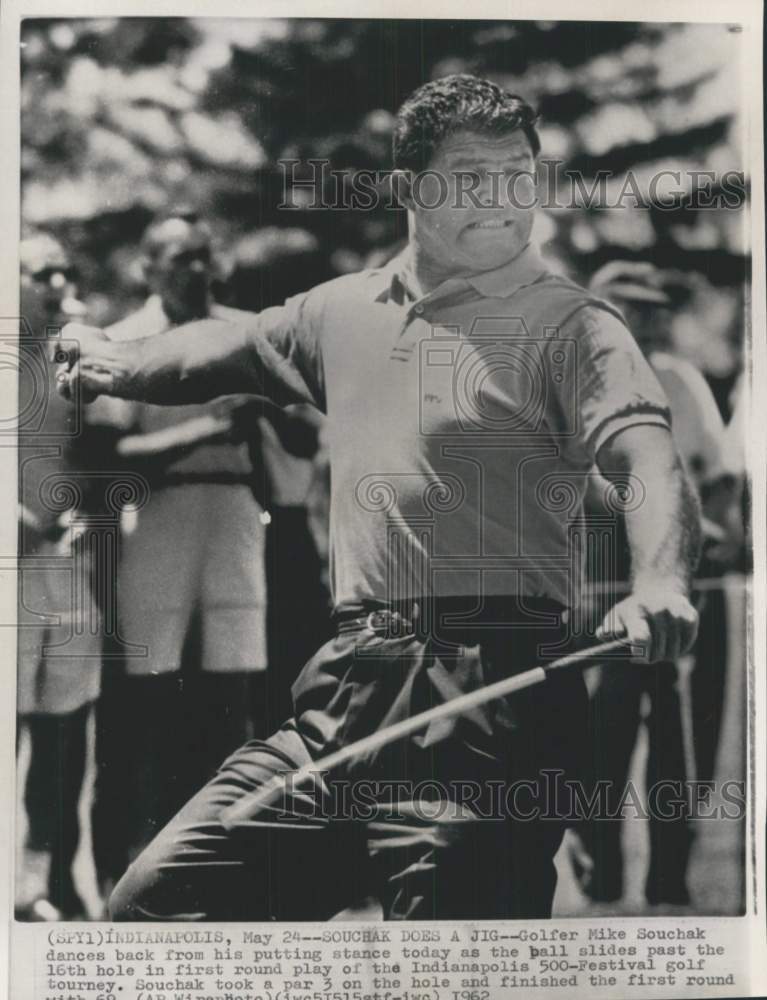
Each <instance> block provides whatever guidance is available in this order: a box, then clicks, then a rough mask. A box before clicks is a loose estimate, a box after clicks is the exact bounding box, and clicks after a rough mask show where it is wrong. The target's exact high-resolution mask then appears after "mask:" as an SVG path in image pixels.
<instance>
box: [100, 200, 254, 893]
mask: <svg viewBox="0 0 767 1000" xmlns="http://www.w3.org/2000/svg"><path fill="white" fill-rule="evenodd" d="M142 253H143V266H144V273H145V276H146V282H147V286H148V288H149V291H150V295H149V297H148V299H147V300H146V302H145V304H144V305H143V306H142V307H141V308H140V309H139V310H138V311H137V312H134V313H132V314H131V315H129V316H127V317H126V318H125V319H123V320H122V321H120V322H118V323H116V324H114V325H113V326H112V327H110V328H109V329H108V331H107V332H108V334H109V336H110V337H112V338H113V339H115V340H122V341H131V340H135V339H138V338H144V337H153V336H157V335H159V334H161V333H162V332H163V331H164V330H167V329H169V328H170V327H171V326H173V325H176V324H179V323H184V322H186V321H188V320H191V319H195V318H199V317H203V316H208V315H210V316H219V317H223V316H234V315H236V311H235V310H232V309H227V308H226V307H223V306H220V305H218V304H216V303H215V302H214V301H213V300H212V297H211V293H210V286H211V280H212V278H213V275H214V261H213V257H212V241H211V233H210V230H209V228H208V226H207V225H206V224H205V223H204V222H203V221H201V220H200V219H199V218H198V217H197V216H196V215H195V214H194V213H191V212H179V213H177V214H172V215H169V216H167V217H165V218H162V219H160V220H158V221H156V222H154V223H153V224H151V225H150V227H149V228H148V230H147V232H146V234H145V236H144V239H143V243H142ZM110 403H113V407H114V408H113V411H112V419H113V420H114V422H115V424H116V425H118V426H120V427H122V428H123V429H127V430H128V434H127V435H126V436H124V437H122V439H121V440H120V442H119V445H118V451H119V453H120V455H121V457H122V459H123V460H124V461H125V462H126V463H127V464H128V465H129V466H132V467H133V468H134V469H135V470H136V471H139V472H140V473H141V474H142V475H144V476H145V477H146V478H147V480H148V483H149V488H150V499H149V501H148V503H147V504H146V505H145V506H144V507H142V508H141V509H140V510H139V511H137V512H136V514H135V516H134V517H133V518H132V519H130V518H129V519H127V520H126V521H125V523H124V531H123V540H122V551H121V562H120V566H119V573H118V623H119V635H120V639H121V641H122V642H123V643H124V644H128V645H132V646H133V647H134V653H139V654H140V650H141V648H142V647H145V655H132V656H128V657H126V658H125V659H124V660H123V662H122V664H121V665H120V666H119V667H114V668H113V669H110V671H109V673H108V674H107V675H106V677H105V690H104V698H103V702H102V707H101V711H100V712H99V716H98V724H97V744H96V755H97V785H96V799H95V805H94V814H93V829H94V856H95V860H96V868H97V873H98V876H99V881H100V883H101V886H102V889H103V890H104V891H105V892H106V891H107V889H108V887H109V884H110V883H113V882H114V881H115V880H116V879H117V878H118V877H119V876H120V875H121V874H122V873H123V871H124V870H125V868H126V867H127V864H128V862H129V860H130V858H131V857H132V856H133V855H134V854H135V853H137V852H138V851H139V850H140V848H141V847H143V846H144V844H145V843H147V842H148V840H150V839H151V837H152V836H153V835H154V833H155V832H156V831H157V830H158V829H159V828H160V827H161V826H162V825H164V823H165V822H166V821H167V819H169V818H170V817H171V816H172V815H173V814H174V813H175V812H176V811H177V809H178V808H179V806H180V805H181V804H182V803H183V802H185V801H186V799H187V798H188V797H189V795H190V794H191V793H192V792H193V791H194V790H195V789H196V788H197V787H198V786H199V784H200V783H201V782H203V781H205V780H207V779H208V778H209V777H210V776H211V775H212V774H213V772H214V770H215V768H216V767H217V765H218V764H219V763H220V762H221V760H222V759H223V758H224V757H225V756H226V755H227V754H228V753H229V752H230V751H231V750H233V749H235V747H237V746H239V745H240V744H241V743H242V742H243V741H244V740H247V739H250V738H251V737H253V736H254V735H256V734H261V733H263V732H264V726H265V725H266V716H267V711H266V706H265V690H264V688H265V685H264V671H265V670H266V665H267V649H266V603H267V599H266V576H265V567H264V551H265V520H266V518H265V516H264V508H263V506H262V502H263V500H264V497H263V492H264V484H263V479H264V470H263V467H262V466H261V465H260V463H259V455H258V449H257V448H256V447H254V446H253V440H252V439H253V437H254V436H255V435H256V431H255V428H256V424H257V421H258V415H259V414H260V413H262V412H263V407H259V406H257V405H256V406H255V408H254V404H253V403H252V401H251V402H249V403H246V404H244V405H243V400H242V399H241V398H234V397H228V398H227V399H226V400H218V401H215V402H213V403H210V404H205V405H201V406H191V407H190V406H183V407H163V406H151V405H146V404H122V403H117V402H116V401H110ZM246 438H249V439H251V440H250V446H249V443H248V441H246ZM256 682H258V683H256ZM254 689H255V690H254ZM256 713H258V714H256Z"/></svg>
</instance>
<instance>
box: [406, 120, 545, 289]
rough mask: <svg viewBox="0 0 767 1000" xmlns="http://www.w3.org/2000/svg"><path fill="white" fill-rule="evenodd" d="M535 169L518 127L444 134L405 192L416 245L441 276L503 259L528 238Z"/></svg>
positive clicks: (497, 263)
mask: <svg viewBox="0 0 767 1000" xmlns="http://www.w3.org/2000/svg"><path fill="white" fill-rule="evenodd" d="M534 169H535V159H534V157H533V152H532V149H531V147H530V143H529V141H528V139H527V136H526V135H525V134H524V132H522V131H521V130H519V129H517V130H516V131H514V132H511V133H509V134H507V135H504V136H488V135H483V134H480V133H475V132H467V131H462V132H457V133H455V134H454V135H452V136H450V137H449V138H448V139H446V140H445V141H444V142H443V143H442V144H441V145H440V146H439V147H438V149H437V150H436V152H435V154H434V156H433V157H432V161H431V163H430V164H429V168H428V171H427V172H425V174H424V175H422V177H421V180H420V181H417V180H416V181H415V182H414V186H413V188H412V189H411V194H412V196H413V211H414V213H415V221H416V225H415V234H414V236H415V239H416V241H417V244H418V250H419V251H420V252H421V253H422V254H423V255H424V256H425V257H427V258H428V259H429V261H430V262H431V264H432V267H433V268H434V269H435V270H439V269H442V270H443V271H444V272H445V274H472V273H479V272H481V271H488V270H493V269H495V268H497V267H502V266H503V265H504V264H507V263H509V262H510V261H511V260H513V259H514V258H515V257H516V256H517V255H518V254H519V253H520V252H521V251H522V250H523V249H524V247H525V246H526V244H527V243H528V241H529V239H530V231H531V229H532V226H533V218H534V205H535V200H536V187H535V180H534V176H533V172H534ZM430 205H435V206H436V207H434V208H430V207H428V206H430Z"/></svg>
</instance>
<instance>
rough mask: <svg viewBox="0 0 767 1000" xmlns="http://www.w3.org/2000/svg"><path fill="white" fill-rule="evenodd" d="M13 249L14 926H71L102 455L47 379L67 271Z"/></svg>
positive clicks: (64, 264) (59, 254)
mask: <svg viewBox="0 0 767 1000" xmlns="http://www.w3.org/2000/svg"><path fill="white" fill-rule="evenodd" d="M20 250H21V253H20V256H21V313H22V317H23V318H22V323H21V330H20V338H19V501H20V506H19V511H20V518H19V576H18V600H19V629H18V688H17V708H18V715H19V728H18V730H17V740H18V741H19V742H20V740H21V737H22V735H23V733H25V732H26V734H27V736H28V740H29V748H30V756H29V766H28V770H27V773H26V780H25V782H24V788H23V798H24V806H25V810H26V818H27V834H26V843H25V851H24V854H25V859H24V860H25V864H24V865H23V867H22V870H21V872H20V876H19V881H18V884H17V898H16V903H17V909H16V916H17V917H18V918H19V919H24V920H57V919H64V918H66V919H76V918H81V917H84V916H85V906H84V904H83V901H82V899H81V898H80V895H79V893H78V891H77V888H76V886H75V882H74V877H73V873H72V863H73V861H74V857H75V854H76V851H77V847H78V844H79V840H80V825H79V821H78V803H79V800H80V793H81V791H82V786H83V778H84V775H85V765H86V745H87V740H86V732H87V728H86V727H87V721H88V717H89V714H90V712H91V708H92V706H93V704H94V702H95V701H96V699H97V697H98V694H99V683H100V673H101V654H102V637H101V627H100V609H99V608H98V607H97V605H96V602H95V597H94V593H93V589H92V586H91V579H90V565H89V562H90V560H89V550H88V548H87V546H86V542H85V539H84V529H85V526H86V524H87V521H88V516H89V514H91V513H93V501H94V497H93V496H91V495H90V493H89V490H88V489H87V475H86V469H87V466H88V464H89V463H90V465H91V467H92V468H97V467H98V464H99V458H100V449H99V439H98V432H97V430H96V429H95V428H93V427H89V426H88V425H85V426H83V427H81V426H80V424H79V421H80V420H81V419H82V417H83V413H82V411H80V410H79V409H75V408H73V407H72V406H71V405H70V404H67V403H65V402H64V401H63V400H62V399H61V397H60V396H58V395H57V393H56V392H55V389H54V385H53V381H52V377H51V374H52V372H51V366H50V363H51V361H52V360H53V357H52V355H53V350H54V346H55V336H56V334H57V331H59V330H60V328H61V326H62V325H63V324H64V323H66V322H68V321H69V320H70V319H74V318H80V317H81V316H82V315H83V313H84V307H83V306H82V303H80V302H79V301H78V300H77V299H76V298H75V295H76V287H75V284H74V271H73V268H72V266H71V263H70V261H69V260H68V258H67V255H66V253H65V251H64V249H63V247H62V246H61V245H60V244H59V243H58V241H57V240H55V239H54V238H53V237H51V236H49V235H48V234H46V233H37V234H34V235H30V236H28V237H27V238H26V239H24V240H23V241H22V243H21V248H20ZM46 869H47V872H46Z"/></svg>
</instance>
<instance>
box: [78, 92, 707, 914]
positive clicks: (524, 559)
mask: <svg viewBox="0 0 767 1000" xmlns="http://www.w3.org/2000/svg"><path fill="white" fill-rule="evenodd" d="M534 123H535V115H534V112H533V111H532V109H531V108H530V107H529V106H528V105H527V104H526V103H525V102H524V101H523V100H521V99H520V98H518V97H516V96H513V95H511V94H508V93H505V92H504V91H502V90H501V89H499V88H498V87H497V86H495V85H494V84H492V83H489V82H487V81H485V80H481V79H477V78H474V77H471V76H463V75H458V76H449V77H445V78H443V79H440V80H437V81H435V82H432V83H429V84H426V85H425V86H423V87H421V88H420V89H419V90H417V91H416V92H415V93H414V94H413V95H412V96H411V97H410V98H409V99H408V100H407V101H406V102H405V104H404V105H403V106H402V108H401V109H400V111H399V113H398V116H397V121H396V125H395V134H394V167H395V170H394V173H393V176H392V183H393V184H394V185H395V188H396V191H397V195H398V197H399V199H400V200H401V203H402V204H403V205H404V206H405V207H406V208H407V212H408V223H409V241H408V246H407V248H406V250H405V251H404V252H403V253H402V255H401V256H399V257H397V258H396V259H395V260H393V261H392V262H391V263H390V264H389V265H387V266H385V267H383V268H380V269H374V270H368V271H363V272H361V273H358V274H353V275H348V276H344V277H342V278H339V279H336V280H334V281H330V282H328V283H326V284H322V285H320V286H318V287H316V288H314V289H312V290H311V291H309V292H306V293H304V294H301V295H297V296H295V297H293V298H291V299H288V301H287V302H286V303H285V304H284V305H283V306H280V307H275V308H271V309H267V310H265V311H263V312H261V313H259V314H254V315H253V316H252V317H251V318H250V319H249V320H247V321H238V322H236V323H232V322H228V321H225V320H221V319H205V320H202V321H199V322H195V323H193V324H188V325H186V326H182V327H179V328H177V329H175V330H171V331H169V332H167V333H165V334H163V335H161V336H157V337H151V338H147V339H146V340H135V341H133V342H131V343H127V344H126V343H114V342H111V341H110V340H109V339H108V338H107V337H106V336H105V335H104V334H103V333H102V332H101V331H99V330H95V329H92V328H86V327H82V326H70V327H68V328H66V330H65V331H64V335H65V337H67V338H68V339H69V340H71V341H76V342H77V344H76V346H72V347H70V348H69V350H68V360H67V362H66V363H65V365H63V366H62V371H61V372H60V376H59V377H60V379H61V384H62V388H63V391H64V392H65V393H69V394H72V395H76V394H78V393H79V394H81V397H82V398H90V397H93V396H95V395H98V394H99V393H106V394H111V395H117V396H123V397H126V398H129V399H142V400H145V401H148V402H153V403H161V404H179V403H193V402H194V403H197V402H201V401H204V400H207V399H210V398H212V397H215V396H217V395H221V394H225V393H241V392H245V393H254V394H262V395H266V396H269V397H270V398H271V399H272V400H274V401H275V402H277V403H280V404H288V403H296V402H309V403H312V404H314V405H315V406H316V407H318V408H319V409H321V410H323V411H324V412H325V413H326V414H327V435H328V441H329V449H330V465H331V490H332V497H331V536H332V537H331V580H332V587H333V596H334V605H335V620H336V626H337V635H336V638H334V639H333V640H332V641H330V642H329V643H328V644H326V645H325V646H323V647H322V648H321V649H320V650H319V652H318V653H317V654H316V655H315V656H314V657H313V658H312V659H311V660H310V661H309V663H308V664H307V665H306V666H305V668H304V670H303V671H302V673H301V674H300V676H299V678H298V680H297V682H296V684H295V685H294V687H293V698H294V715H293V717H292V718H291V719H290V720H289V721H288V722H287V723H286V724H285V725H284V726H283V728H282V729H280V730H279V731H278V732H277V733H276V734H275V735H274V736H273V737H271V738H270V739H269V740H267V741H265V742H252V743H248V744H246V745H245V746H243V747H242V748H241V749H240V750H238V751H237V752H236V753H235V754H234V755H233V756H231V757H230V758H229V759H228V760H227V761H225V762H224V763H223V764H222V766H221V768H220V770H219V771H218V773H217V775H216V777H215V778H214V779H213V780H212V781H211V782H210V783H209V784H208V785H206V786H205V787H204V788H203V789H202V790H201V791H200V792H199V793H198V794H197V795H196V796H195V797H194V798H193V799H192V800H191V801H190V802H189V803H188V804H187V805H186V806H185V807H184V808H183V809H182V810H181V812H180V813H179V814H178V815H177V816H176V817H175V818H174V819H173V820H172V821H171V822H170V823H169V825H168V826H167V827H166V828H165V829H164V830H163V831H162V832H161V833H160V834H159V835H158V836H157V837H156V839H155V840H154V842H153V843H152V844H151V845H150V846H149V847H148V848H147V849H146V850H145V852H144V853H143V854H142V855H141V856H140V857H139V858H138V859H137V860H136V861H135V862H134V864H133V865H132V866H131V867H130V868H129V869H128V871H127V873H126V874H125V876H124V877H123V879H122V880H121V881H120V883H119V884H118V886H117V888H116V889H115V892H114V894H113V896H112V900H111V913H112V916H113V918H114V919H118V920H119V919H133V920H147V919H157V920H182V919H199V920H211V921H214V920H264V919H269V918H273V919H280V920H297V919H307V920H317V919H323V918H329V917H330V916H332V915H334V914H335V913H337V912H338V911H339V910H342V909H343V908H344V907H346V906H348V905H349V903H350V902H352V901H354V900H355V899H358V898H360V897H361V896H371V895H372V896H374V897H375V898H376V899H377V900H378V903H379V905H380V907H381V909H382V911H383V915H384V917H385V918H386V919H447V918H451V919H500V918H518V917H528V918H542V917H547V916H549V915H550V913H551V905H552V899H553V894H554V889H555V881H556V876H555V869H554V865H553V859H554V855H555V853H556V851H557V849H558V847H559V844H560V842H561V838H562V835H563V832H564V828H565V825H566V822H567V819H568V815H569V813H568V810H569V804H568V801H567V800H568V795H570V794H571V792H572V788H573V783H574V782H575V781H576V780H577V777H578V767H579V762H580V757H581V750H582V738H583V732H584V713H585V708H586V702H585V692H584V689H583V685H582V681H581V678H580V676H579V675H578V674H577V673H575V674H573V673H570V672H562V673H561V676H558V678H557V679H556V680H552V681H550V682H549V683H547V684H546V685H542V686H539V687H536V688H530V689H529V690H527V691H525V692H523V693H521V694H519V695H518V696H514V697H513V698H509V699H508V700H506V701H501V702H493V703H491V704H489V705H487V706H485V707H483V708H480V709H476V710H474V711H473V712H471V713H468V714H467V715H465V716H462V717H460V718H458V719H450V720H442V721H440V722H439V723H437V724H435V725H432V726H430V727H429V728H428V729H427V730H426V731H425V732H424V733H422V734H419V735H416V736H414V737H412V738H410V739H407V740H403V741H400V742H398V743H395V744H393V745H391V746H389V747H386V748H384V749H382V750H380V751H376V752H374V753H372V754H368V755H366V756H363V757H359V758H356V759H355V760H354V761H353V762H352V763H351V764H348V765H347V766H346V767H344V768H343V769H339V771H337V772H334V773H332V774H325V775H318V776H317V779H316V780H315V781H314V782H313V784H311V786H303V785H302V786H301V787H294V786H293V785H292V784H291V782H290V774H291V773H292V772H294V771H295V770H296V769H297V768H300V767H303V766H305V765H306V764H309V763H311V762H312V761H313V760H318V759H320V758H321V757H322V756H324V755H326V754H327V753H329V752H331V751H333V750H334V749H337V748H338V747H340V746H344V745H348V744H349V743H351V742H352V741H354V740H356V739H358V738H360V737H363V736H365V735H367V734H369V733H372V732H374V731H376V730H380V729H382V728H384V727H386V726H387V725H390V724H392V723H395V722H397V721H399V720H401V719H403V718H406V717H409V716H412V715H414V714H415V713H417V712H419V711H421V710H423V709H425V708H428V707H430V706H432V705H434V704H437V703H439V702H442V701H445V700H447V699H450V698H452V697H454V696H455V695H457V694H460V693H463V692H467V691H471V690H474V689H476V688H478V687H480V686H482V685H485V684H488V683H491V682H493V681H496V680H499V679H500V678H502V677H505V676H508V675H510V674H513V673H517V672H520V671H524V670H526V669H528V668H530V667H532V666H535V665H536V663H540V662H542V661H545V660H546V658H553V657H556V656H559V655H561V654H562V653H563V652H566V651H567V649H568V648H569V647H570V646H571V645H572V643H573V641H574V637H573V634H572V633H573V629H572V625H571V622H572V618H571V617H570V608H571V607H572V606H573V604H574V602H576V601H577V596H578V581H579V579H580V573H581V563H582V548H583V546H582V544H581V541H580V540H579V539H581V537H582V536H581V535H579V529H578V525H579V519H580V514H581V504H582V498H583V494H584V492H585V489H586V485H587V483H588V481H589V476H590V474H591V471H592V470H593V468H594V467H595V466H596V467H597V468H598V469H599V471H600V473H601V474H602V476H603V477H604V478H605V480H606V481H607V483H608V484H609V487H610V489H611V491H612V492H611V497H610V502H613V503H614V504H615V505H616V507H620V508H621V510H622V511H623V514H624V516H625V521H626V527H627V533H628V537H629V544H630V549H631V560H632V563H631V584H632V590H631V593H630V594H629V595H628V596H624V597H623V599H622V600H620V601H618V602H617V603H616V604H615V606H614V607H613V608H612V611H611V612H610V614H609V615H608V617H607V619H606V620H605V622H604V624H603V627H602V630H601V632H600V633H599V634H601V635H607V634H609V633H624V634H625V636H626V638H627V641H628V642H630V643H631V644H633V645H634V646H636V647H638V648H639V651H640V652H641V653H642V655H643V656H644V657H645V658H646V659H647V660H648V661H658V660H669V661H672V660H674V659H676V658H677V657H678V656H679V655H680V653H681V652H682V651H683V650H685V649H687V648H688V647H689V645H690V643H691V642H692V641H693V639H694V637H695V632H696V627H697V619H696V613H695V610H694V609H693V607H692V605H691V604H690V601H689V597H688V595H689V586H690V577H691V573H692V570H693V568H694V566H695V563H696V560H697V554H698V537H699V519H698V508H697V501H696V499H695V495H694V492H693V491H692V490H691V488H690V486H689V485H688V483H687V480H686V478H685V475H684V472H683V469H682V465H681V463H680V460H679V457H678V455H677V453H676V450H675V447H674V443H673V439H672V436H671V432H670V425H669V410H668V405H667V401H666V399H665V397H664V394H663V392H662V390H661V389H660V387H659V385H658V382H657V381H656V379H655V376H654V375H653V373H652V372H651V370H650V369H649V367H648V365H647V363H646V362H645V360H644V358H643V357H642V354H641V352H640V350H639V348H638V347H637V345H636V343H635V342H634V340H633V338H632V336H631V333H630V332H629V330H628V329H627V328H626V326H625V325H624V323H623V321H622V318H621V315H620V313H619V312H618V311H617V310H616V309H615V308H614V307H613V306H611V305H609V304H608V303H606V302H604V301H602V300H600V299H597V298H595V297H593V296H592V295H591V294H590V293H589V292H587V291H585V290H584V289H582V288H580V287H579V286H577V285H575V284H574V283H572V282H571V281H569V280H567V279H566V278H563V277H560V276H558V275H556V274H553V273H551V271H550V270H549V268H548V267H547V265H546V263H545V261H544V260H542V259H541V257H540V256H539V254H538V252H537V251H536V249H535V247H534V245H533V244H532V243H531V230H532V226H533V219H534V214H535V197H534V194H535V188H534V186H535V168H536V158H537V156H538V153H539V140H538V136H537V134H536V131H535V126H534ZM301 615H302V609H301V607H300V606H296V607H295V608H294V609H293V619H294V623H295V628H296V629H300V628H301ZM281 773H284V774H285V778H286V781H285V795H284V798H283V800H282V802H281V803H280V804H279V805H277V806H268V807H264V808H263V809H262V810H261V811H260V812H259V811H257V812H256V814H255V815H253V816H251V817H250V820H249V822H247V823H243V824H242V826H240V827H236V828H235V829H233V830H230V829H227V827H225V826H224V824H223V823H222V821H221V819H222V815H223V814H224V812H225V811H226V810H227V808H230V807H232V806H233V805H236V803H238V802H239V801H240V800H241V799H242V797H243V796H246V795H250V794H252V793H253V792H254V790H257V789H259V788H260V787H262V786H263V785H264V783H265V782H268V781H270V780H271V779H272V778H273V777H274V775H275V774H281Z"/></svg>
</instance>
